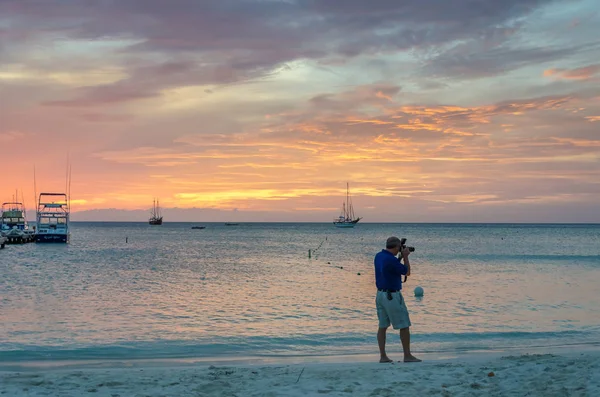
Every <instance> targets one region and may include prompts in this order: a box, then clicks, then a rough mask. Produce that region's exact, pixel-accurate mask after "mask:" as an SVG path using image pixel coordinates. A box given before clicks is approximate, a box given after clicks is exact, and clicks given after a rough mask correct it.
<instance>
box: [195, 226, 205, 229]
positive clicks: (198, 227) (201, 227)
mask: <svg viewBox="0 0 600 397" xmlns="http://www.w3.org/2000/svg"><path fill="white" fill-rule="evenodd" d="M192 229H206V226H192Z"/></svg>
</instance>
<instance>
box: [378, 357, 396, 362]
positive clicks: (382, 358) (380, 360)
mask: <svg viewBox="0 0 600 397" xmlns="http://www.w3.org/2000/svg"><path fill="white" fill-rule="evenodd" d="M379 362H380V363H393V362H394V360H392V359H391V358H389V357H388V356H384V357H381V358H380V359H379Z"/></svg>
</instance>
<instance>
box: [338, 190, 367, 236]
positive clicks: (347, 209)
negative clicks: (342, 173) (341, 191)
mask: <svg viewBox="0 0 600 397" xmlns="http://www.w3.org/2000/svg"><path fill="white" fill-rule="evenodd" d="M361 219H362V218H360V217H355V216H354V207H353V206H352V200H351V199H350V185H349V184H348V183H346V202H345V203H343V204H342V212H341V214H340V216H338V217H337V218H335V219H334V220H333V224H334V225H335V226H336V227H345V228H349V227H354V225H356V224H357V223H358V221H360V220H361Z"/></svg>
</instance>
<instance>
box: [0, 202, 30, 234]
mask: <svg viewBox="0 0 600 397" xmlns="http://www.w3.org/2000/svg"><path fill="white" fill-rule="evenodd" d="M0 235H3V236H4V237H6V241H5V243H6V244H23V243H30V242H32V241H34V236H33V230H32V229H29V225H28V223H27V214H26V212H25V206H24V205H23V203H19V202H10V203H3V204H2V214H1V215H0Z"/></svg>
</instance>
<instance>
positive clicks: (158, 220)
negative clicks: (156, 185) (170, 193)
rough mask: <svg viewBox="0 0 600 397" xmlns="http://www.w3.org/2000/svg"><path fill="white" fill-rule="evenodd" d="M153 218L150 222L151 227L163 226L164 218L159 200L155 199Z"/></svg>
mask: <svg viewBox="0 0 600 397" xmlns="http://www.w3.org/2000/svg"><path fill="white" fill-rule="evenodd" d="M151 214H152V217H150V219H149V220H148V223H149V224H151V225H162V221H163V217H162V215H161V213H160V206H159V205H158V199H154V202H153V204H152V212H151Z"/></svg>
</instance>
